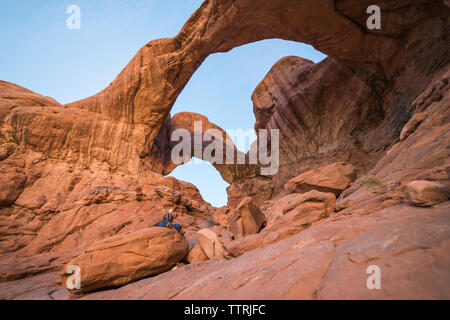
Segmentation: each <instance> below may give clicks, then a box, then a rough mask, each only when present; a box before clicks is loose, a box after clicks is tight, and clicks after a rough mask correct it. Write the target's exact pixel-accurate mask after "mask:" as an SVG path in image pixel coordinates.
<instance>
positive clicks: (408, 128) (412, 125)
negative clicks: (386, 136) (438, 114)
mask: <svg viewBox="0 0 450 320" xmlns="http://www.w3.org/2000/svg"><path fill="white" fill-rule="evenodd" d="M427 115H428V112H427V111H424V112H419V113H416V114H415V115H413V116H412V118H411V119H410V120H409V121H408V122H407V123H406V124H405V126H404V127H403V129H402V132H400V141H403V140H405V139H406V138H407V137H408V136H409V135H410V134H411V133H413V132H414V131H416V129H417V128H418V127H419V125H420V124H421V123H422V122H423V120H425V118H426V117H427Z"/></svg>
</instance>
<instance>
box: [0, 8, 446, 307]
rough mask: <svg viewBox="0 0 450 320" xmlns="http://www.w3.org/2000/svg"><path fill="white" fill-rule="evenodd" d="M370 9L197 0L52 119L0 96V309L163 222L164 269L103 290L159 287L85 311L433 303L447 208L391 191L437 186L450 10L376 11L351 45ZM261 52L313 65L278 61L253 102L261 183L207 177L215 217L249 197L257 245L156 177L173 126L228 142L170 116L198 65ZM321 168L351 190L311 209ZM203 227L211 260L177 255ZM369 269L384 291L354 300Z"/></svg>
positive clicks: (441, 290) (246, 168)
mask: <svg viewBox="0 0 450 320" xmlns="http://www.w3.org/2000/svg"><path fill="white" fill-rule="evenodd" d="M371 4H372V3H371V2H369V1H350V0H348V1H316V0H302V1H288V0H275V1H264V2H258V1H249V0H238V1H225V0H216V1H205V2H204V3H203V4H202V5H201V7H200V8H199V9H198V10H197V11H196V12H195V13H194V14H193V15H192V16H191V17H190V18H189V20H188V21H187V22H186V24H185V25H184V27H183V28H182V30H181V31H180V33H179V34H178V35H177V36H175V37H174V38H170V39H159V40H154V41H151V42H149V43H148V44H147V45H145V46H144V47H143V48H142V49H141V50H139V52H138V53H137V54H136V56H135V57H134V58H133V59H132V60H131V61H130V63H129V64H128V65H127V66H126V67H125V68H124V69H123V70H122V72H121V73H120V74H119V75H118V76H117V78H116V79H115V80H113V82H112V83H111V84H110V86H108V87H107V88H105V89H104V90H103V91H101V92H99V93H98V94H96V95H94V96H92V97H89V98H86V99H83V100H80V101H77V102H74V103H71V104H67V105H60V104H59V103H58V102H56V101H55V100H53V99H51V98H48V97H43V96H41V95H39V94H37V93H33V92H31V91H29V90H27V89H25V88H22V87H19V86H17V85H14V84H11V83H8V82H4V81H1V82H0V174H1V177H2V182H1V186H0V216H1V219H0V235H1V237H0V254H1V259H0V261H1V263H0V282H2V283H0V297H1V298H7V299H12V298H24V297H31V298H42V297H44V296H45V297H52V298H61V297H65V296H66V295H67V291H66V290H65V289H63V287H62V286H61V283H60V282H58V281H57V282H56V283H55V280H54V279H55V278H58V279H59V276H58V275H59V274H60V273H61V271H62V270H63V267H64V266H65V265H66V264H67V263H68V262H70V261H77V260H76V259H77V257H86V254H87V253H86V251H89V248H97V247H98V244H99V243H100V244H102V243H103V242H102V241H106V243H109V242H110V241H113V240H114V241H115V240H116V239H120V241H122V240H123V241H125V243H126V239H127V236H126V235H136V232H137V234H140V233H139V232H141V231H142V230H144V229H147V228H148V227H152V226H154V225H155V224H157V223H158V222H160V221H161V219H162V216H163V214H164V213H165V212H167V210H168V209H173V211H174V213H175V214H176V223H178V224H179V225H180V226H181V228H182V229H181V234H180V238H181V239H185V240H186V241H184V240H183V246H182V248H181V250H178V249H176V250H175V251H176V252H175V251H174V252H169V253H168V255H167V257H170V259H169V260H170V263H169V264H170V268H169V267H168V266H165V265H163V266H161V268H159V265H158V268H156V269H157V272H150V273H147V271H148V270H147V271H145V272H144V273H141V271H140V270H141V269H136V270H138V271H137V272H136V276H135V277H132V278H129V279H128V278H127V279H126V281H119V282H114V281H112V283H113V284H114V285H123V284H125V283H128V282H130V281H135V280H138V279H140V278H142V277H144V276H146V275H155V274H156V273H162V274H160V275H156V276H154V277H152V278H148V279H144V280H140V281H137V282H135V283H132V284H128V285H126V286H123V287H121V288H118V289H115V290H109V291H105V292H98V293H94V294H90V295H87V296H86V298H105V299H108V298H123V297H128V298H187V299H193V298H204V299H210V298H211V299H212V298H230V297H233V298H245V299H249V298H260V299H266V298H277V299H281V298H290V299H299V298H309V299H316V298H324V299H327V298H332V299H336V298H367V299H369V298H380V299H387V298H407V299H408V298H443V299H449V298H450V292H449V290H448V288H449V287H450V283H449V277H448V270H450V257H449V254H448V252H449V250H448V239H449V236H448V235H449V232H450V231H449V230H450V225H449V219H448V211H449V208H448V206H449V204H448V199H447V200H446V199H445V197H444V196H442V195H441V194H439V201H426V205H427V207H420V206H419V207H418V206H416V205H417V204H421V203H423V202H424V201H422V200H421V201H422V202H420V201H416V200H415V199H416V198H417V197H414V196H411V190H409V189H407V188H405V186H406V185H408V184H409V183H410V182H412V181H422V184H427V185H429V184H432V185H433V186H436V185H439V186H440V187H439V188H440V190H441V189H442V190H447V188H446V187H448V186H449V180H450V179H449V175H450V163H449V160H448V159H450V157H449V148H448V147H447V145H448V141H450V124H449V123H450V121H449V119H450V108H449V105H450V95H449V92H450V90H449V89H450V81H449V77H450V67H449V59H450V55H449V54H448V37H449V30H450V28H449V22H448V17H449V16H450V15H449V13H450V9H449V8H448V5H447V4H446V2H444V1H438V0H436V1H425V0H423V1H408V0H405V1H400V2H395V1H387V0H386V1H379V3H378V5H379V6H380V8H381V9H382V28H381V29H380V30H368V29H367V28H366V19H367V14H366V9H367V7H368V6H369V5H371ZM269 38H280V39H286V40H293V41H300V42H305V43H308V44H312V45H313V46H314V47H315V48H316V49H318V50H320V51H322V52H323V53H325V54H327V55H328V58H326V59H325V60H323V61H322V62H320V63H317V64H314V63H313V62H311V61H308V60H305V59H303V58H301V57H285V58H282V59H281V60H280V61H278V62H277V63H276V64H275V65H274V66H273V67H272V69H271V70H270V71H269V72H268V74H267V75H266V76H265V77H264V79H261V83H260V84H259V85H258V86H257V87H256V88H255V91H254V92H253V94H252V100H253V110H254V113H255V117H256V123H255V129H256V133H257V134H259V130H260V129H266V130H267V131H269V132H270V131H273V130H275V129H277V130H279V132H280V148H279V151H280V153H279V165H280V166H279V169H278V171H277V173H276V174H274V175H263V174H261V172H260V169H261V166H260V164H256V165H247V164H223V165H219V164H216V165H215V167H216V169H217V170H218V171H219V172H220V174H221V175H222V177H223V178H224V179H225V180H226V181H228V182H230V183H231V185H230V187H229V188H228V195H229V199H228V200H229V201H228V206H227V207H226V208H222V209H221V210H223V211H224V212H227V215H229V216H230V217H233V216H235V214H236V208H237V207H238V205H239V203H241V202H242V199H244V198H247V197H248V199H250V200H248V201H251V203H252V206H253V207H254V211H255V212H258V217H260V219H259V218H258V221H259V223H258V224H257V225H258V230H256V229H255V230H256V231H255V232H251V234H244V235H239V237H237V236H236V237H235V238H234V235H233V234H231V235H230V234H227V231H226V230H225V228H224V227H223V226H220V225H221V224H223V225H225V226H227V223H229V222H230V221H228V220H227V221H222V220H223V219H219V220H220V221H219V220H217V219H213V215H214V213H215V212H216V208H213V207H212V206H211V205H209V204H208V203H207V202H205V201H204V200H203V199H202V197H201V196H200V194H199V192H198V190H197V189H196V187H195V186H193V185H191V184H189V183H185V182H182V181H178V180H176V179H174V178H167V177H164V175H166V174H168V173H169V172H171V171H172V170H173V169H174V168H175V167H176V165H177V164H174V163H173V162H172V161H171V154H172V150H173V148H174V147H175V144H174V142H173V141H172V140H171V135H172V133H173V132H174V131H175V130H176V129H186V130H187V131H188V132H189V133H192V131H193V123H194V122H195V121H197V120H201V121H202V123H203V129H202V130H203V131H204V130H207V129H217V130H218V131H219V132H221V134H222V140H223V141H228V139H229V137H227V136H226V134H225V133H224V131H223V130H222V129H221V128H220V127H218V126H217V125H215V124H213V123H210V122H209V121H208V119H207V118H205V117H204V116H202V115H200V114H194V113H180V114H176V115H174V116H173V117H170V116H169V111H170V109H171V107H172V105H173V103H174V101H175V100H176V98H177V96H178V95H179V94H180V92H181V91H182V90H183V88H184V86H185V85H186V83H187V82H188V81H189V79H190V77H191V76H192V74H193V73H194V72H195V70H196V69H197V68H198V67H199V66H200V64H201V63H202V62H203V61H204V60H205V59H206V58H207V57H208V55H210V54H213V53H216V52H225V51H228V50H231V49H232V48H234V47H236V46H239V45H243V44H246V43H250V42H254V41H258V40H262V39H269ZM218 72H220V70H219V71H218ZM249 95H250V93H249ZM212 107H213V106H212ZM249 107H251V106H249ZM419 113H420V114H421V115H420V117H419V116H416V117H415V118H413V120H414V119H418V118H420V121H419V122H417V121H412V120H411V121H412V122H408V121H409V120H410V119H411V118H412V117H413V116H414V115H415V114H419ZM413 122H414V123H413ZM401 132H404V133H403V134H401ZM405 132H406V133H407V134H406V133H405ZM400 138H401V139H400ZM207 147H208V143H202V145H201V151H204V150H205V149H206V148H207ZM232 149H233V153H235V154H236V155H237V154H238V151H237V150H236V149H235V148H234V146H232ZM246 157H248V155H246ZM335 163H345V164H347V165H349V166H351V168H352V170H351V179H350V178H349V179H348V181H347V180H346V181H345V186H341V185H340V186H339V189H338V191H339V192H332V193H324V194H322V193H323V191H324V190H323V189H320V188H319V187H322V185H323V181H324V180H325V181H328V180H330V179H331V178H333V176H334V175H332V174H327V175H326V176H325V177H321V176H320V174H323V172H327V169H326V168H329V166H330V165H333V164H335ZM311 172H312V173H318V174H313V176H309V174H310V173H311ZM319 173H320V174H319ZM304 174H307V175H308V179H310V180H308V181H314V183H310V184H308V190H307V191H306V192H305V194H306V195H304V194H303V193H301V192H303V191H305V190H303V189H302V188H297V187H294V188H291V187H290V186H292V185H290V184H289V183H288V182H289V181H293V180H292V179H293V178H295V177H299V176H300V177H302V176H304ZM344 176H345V175H344ZM294 180H295V179H294ZM423 181H426V182H423ZM303 182H304V181H303V180H302V181H300V183H303ZM296 186H297V184H296ZM314 186H318V187H316V188H315V187H314ZM317 189H319V190H317ZM405 191H406V193H405ZM419 191H420V190H419ZM291 192H298V194H296V193H294V195H292V194H287V193H291ZM309 193H310V194H309ZM316 193H320V194H319V195H318V196H317V195H316ZM422 193H423V192H422ZM311 194H312V195H314V196H311ZM418 195H420V192H419V193H418ZM335 196H338V198H337V199H336V201H337V203H338V212H336V211H333V206H334V203H335V202H334V201H335ZM291 198H292V199H294V200H295V199H297V200H295V201H294V202H295V205H291V201H293V200H292V199H291ZM428 198H429V197H428ZM428 198H427V199H428ZM298 199H300V200H301V201H300V200H298ZM433 199H434V198H433ZM344 204H346V205H344ZM280 208H281V209H280ZM219 214H220V212H219V213H218V214H217V215H216V217H218V216H219ZM262 215H264V219H263V217H262ZM264 220H265V221H264ZM215 221H217V222H216V223H217V224H218V225H216V226H214V228H216V229H215V230H216V231H217V234H223V235H227V236H224V237H223V238H221V239H219V238H218V240H217V241H220V245H221V246H222V247H223V252H222V251H221V254H220V255H219V256H220V258H219V257H214V258H213V259H210V260H208V261H204V260H206V258H205V257H202V258H198V257H197V258H195V259H193V258H192V256H193V254H191V257H190V258H189V257H188V252H193V251H192V249H193V248H198V247H199V246H198V238H197V232H198V231H199V230H203V229H206V228H211V227H213V224H214V222H215ZM219 230H220V232H219ZM174 232H177V231H174ZM181 235H183V237H184V238H182V237H181ZM115 237H118V238H115ZM144 238H145V237H144ZM108 239H109V240H108ZM124 239H125V240H124ZM139 239H141V238H139ZM139 243H140V242H139ZM126 245H128V246H130V247H132V246H133V243H126ZM168 250H171V249H170V248H169V246H168ZM196 250H198V249H196ZM202 250H203V249H202ZM178 251H179V252H178ZM180 252H181V253H180ZM172 253H173V254H172ZM194 253H195V251H194ZM164 254H166V253H164ZM197 256H198V254H197ZM161 257H165V256H164V255H161ZM172 257H175V258H173V259H172ZM124 259H126V258H124ZM136 259H137V260H136V261H141V259H140V258H136ZM162 259H164V258H162ZM83 261H84V260H83ZM190 261H197V262H195V263H194V264H192V265H186V266H182V264H184V263H189V262H190ZM125 262H126V263H125V264H124V265H127V263H128V262H130V261H125ZM180 262H181V264H178V265H179V267H178V266H177V268H176V270H172V271H167V270H169V269H171V268H172V266H173V265H175V264H177V263H180ZM373 264H376V265H378V266H380V267H381V270H382V272H383V279H387V280H386V282H383V284H382V288H383V289H384V290H368V289H367V286H366V280H367V268H368V267H369V266H370V265H373ZM386 266H389V267H386ZM120 267H122V265H121V266H120ZM166 267H167V268H166ZM424 270H427V271H429V272H425V273H424ZM90 271H91V274H94V275H97V272H98V271H99V270H90ZM122 271H123V270H120V272H122ZM164 271H166V272H164ZM411 279H417V281H411ZM110 282H111V281H109V280H108V281H106V282H102V281H99V282H98V283H103V284H105V286H107V285H109V284H110ZM350 282H351V283H352V285H348V283H350ZM205 283H207V284H208V285H207V286H206V287H207V289H205V285H203V284H205ZM103 284H102V285H100V286H97V285H95V287H96V289H103V287H102V286H103ZM175 284H176V285H175ZM178 288H183V289H182V290H180V289H178ZM61 290H62V291H61ZM55 292H58V294H54V293H55ZM79 297H80V296H76V298H79Z"/></svg>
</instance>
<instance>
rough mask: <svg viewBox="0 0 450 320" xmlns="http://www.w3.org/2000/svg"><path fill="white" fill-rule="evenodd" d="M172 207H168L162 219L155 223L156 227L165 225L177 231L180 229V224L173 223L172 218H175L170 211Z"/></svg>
mask: <svg viewBox="0 0 450 320" xmlns="http://www.w3.org/2000/svg"><path fill="white" fill-rule="evenodd" d="M172 212H173V211H172V209H169V211H168V212H167V213H166V214H164V216H163V219H162V221H161V222H160V223H158V224H156V225H155V226H156V227H166V228H174V229H176V230H177V231H178V232H180V231H181V226H180V225H179V224H177V223H173V220H174V218H176V216H175V217H174V214H173V213H172Z"/></svg>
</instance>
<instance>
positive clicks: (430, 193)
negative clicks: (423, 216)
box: [405, 180, 450, 207]
mask: <svg viewBox="0 0 450 320" xmlns="http://www.w3.org/2000/svg"><path fill="white" fill-rule="evenodd" d="M405 192H406V195H407V197H408V199H409V201H410V202H412V203H413V204H415V205H416V206H419V207H431V206H434V205H436V204H439V203H442V202H444V201H447V199H449V197H450V187H449V186H446V185H444V184H440V183H436V182H433V181H425V180H415V181H412V182H410V183H408V184H407V185H406V190H405Z"/></svg>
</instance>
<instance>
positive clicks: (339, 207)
mask: <svg viewBox="0 0 450 320" xmlns="http://www.w3.org/2000/svg"><path fill="white" fill-rule="evenodd" d="M355 204H356V202H355V201H354V200H345V201H340V202H338V203H336V211H341V210H344V209H347V208H350V207H353V206H354V205H355Z"/></svg>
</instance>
